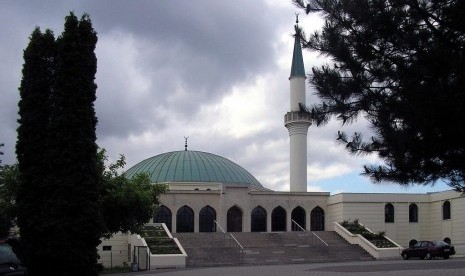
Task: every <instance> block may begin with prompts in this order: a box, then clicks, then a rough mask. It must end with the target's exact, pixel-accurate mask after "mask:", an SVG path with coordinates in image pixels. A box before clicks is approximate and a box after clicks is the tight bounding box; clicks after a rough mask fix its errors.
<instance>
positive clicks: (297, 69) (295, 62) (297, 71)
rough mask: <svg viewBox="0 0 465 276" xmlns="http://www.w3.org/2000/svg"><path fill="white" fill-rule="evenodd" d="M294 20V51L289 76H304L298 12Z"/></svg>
mask: <svg viewBox="0 0 465 276" xmlns="http://www.w3.org/2000/svg"><path fill="white" fill-rule="evenodd" d="M295 16H296V20H295V23H296V24H295V26H294V29H295V34H294V52H293V53H292V66H291V76H290V77H289V78H292V77H296V76H304V77H305V67H304V59H303V57H302V46H301V41H300V39H301V31H300V28H299V14H298V13H296V14H295Z"/></svg>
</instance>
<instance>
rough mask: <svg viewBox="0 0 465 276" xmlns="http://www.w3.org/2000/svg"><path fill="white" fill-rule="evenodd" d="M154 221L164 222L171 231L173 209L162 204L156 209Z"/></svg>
mask: <svg viewBox="0 0 465 276" xmlns="http://www.w3.org/2000/svg"><path fill="white" fill-rule="evenodd" d="M153 222H155V223H164V224H166V227H168V229H169V230H170V231H171V210H170V209H169V208H168V207H166V206H165V205H161V206H160V207H158V208H157V209H156V210H155V214H154V215H153Z"/></svg>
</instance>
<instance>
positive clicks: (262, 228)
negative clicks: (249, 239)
mask: <svg viewBox="0 0 465 276" xmlns="http://www.w3.org/2000/svg"><path fill="white" fill-rule="evenodd" d="M250 228H251V231H252V232H266V210H265V209H264V208H263V207H261V206H257V207H255V208H254V209H253V210H252V221H251V227H250Z"/></svg>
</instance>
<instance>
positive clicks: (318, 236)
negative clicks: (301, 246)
mask: <svg viewBox="0 0 465 276" xmlns="http://www.w3.org/2000/svg"><path fill="white" fill-rule="evenodd" d="M312 234H313V235H314V236H315V237H317V238H318V239H319V240H320V241H321V242H322V243H324V244H325V245H326V246H328V244H327V243H326V242H325V241H324V240H323V239H322V238H320V236H318V235H317V234H316V233H315V232H312Z"/></svg>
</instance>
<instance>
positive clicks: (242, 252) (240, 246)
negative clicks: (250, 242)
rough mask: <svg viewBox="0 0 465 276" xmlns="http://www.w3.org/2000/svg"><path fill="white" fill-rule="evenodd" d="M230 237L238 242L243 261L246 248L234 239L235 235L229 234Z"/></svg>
mask: <svg viewBox="0 0 465 276" xmlns="http://www.w3.org/2000/svg"><path fill="white" fill-rule="evenodd" d="M229 235H230V236H231V238H232V239H231V240H234V241H235V242H236V245H238V246H239V248H240V249H239V253H240V256H241V260H242V258H243V257H244V247H243V246H242V245H241V243H240V242H239V241H238V240H237V239H236V237H234V235H233V234H231V233H229Z"/></svg>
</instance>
